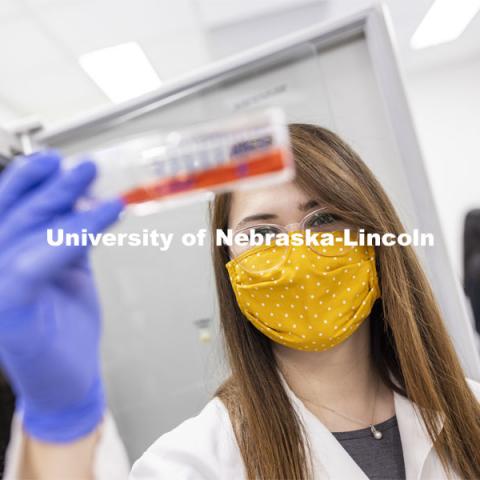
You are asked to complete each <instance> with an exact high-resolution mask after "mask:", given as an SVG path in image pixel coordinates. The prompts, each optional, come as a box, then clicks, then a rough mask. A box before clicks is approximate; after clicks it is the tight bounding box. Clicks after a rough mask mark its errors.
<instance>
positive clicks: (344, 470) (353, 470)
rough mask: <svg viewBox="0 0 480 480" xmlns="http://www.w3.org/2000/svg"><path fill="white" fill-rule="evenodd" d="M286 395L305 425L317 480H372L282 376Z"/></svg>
mask: <svg viewBox="0 0 480 480" xmlns="http://www.w3.org/2000/svg"><path fill="white" fill-rule="evenodd" d="M281 379H282V381H283V385H284V388H285V391H286V392H287V394H288V396H289V397H290V401H291V402H292V405H293V407H294V409H295V411H296V412H297V414H298V416H299V417H300V420H301V421H302V423H303V425H304V428H305V433H306V436H307V439H308V442H309V445H310V450H311V454H312V461H313V471H314V472H315V475H314V478H315V480H317V479H325V478H328V479H331V480H346V479H355V480H368V477H367V476H366V475H365V473H364V472H363V470H362V469H361V468H360V467H359V466H358V465H357V463H356V462H355V460H353V458H352V457H351V456H350V455H349V454H348V452H347V451H346V450H345V449H344V448H343V447H342V445H341V444H340V442H339V441H338V440H337V439H336V438H335V437H334V436H333V435H332V433H331V432H330V431H329V430H328V428H327V427H325V425H323V423H322V422H321V421H320V420H319V419H318V418H317V417H316V416H315V415H314V414H313V413H312V412H310V410H308V409H307V408H306V407H305V405H304V404H303V402H302V401H301V400H300V399H299V398H298V397H297V396H296V395H295V394H294V393H293V391H292V390H291V389H290V387H289V386H288V384H287V382H286V381H285V379H284V378H283V376H282V375H281Z"/></svg>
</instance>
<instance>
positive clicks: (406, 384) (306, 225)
mask: <svg viewBox="0 0 480 480" xmlns="http://www.w3.org/2000/svg"><path fill="white" fill-rule="evenodd" d="M290 133H291V138H292V145H293V150H294V154H295V160H296V167H297V176H296V179H295V182H294V183H290V184H286V185H282V186H277V187H271V188H265V189H260V190H255V191H249V192H236V193H234V194H224V195H220V196H218V197H217V198H216V200H215V202H214V205H213V217H212V219H213V221H212V228H213V230H214V232H215V230H216V229H223V230H226V229H227V228H232V229H233V230H234V231H235V232H237V233H239V232H251V231H255V232H260V233H261V234H265V233H274V234H278V233H287V234H289V235H291V234H292V232H294V231H297V230H300V231H303V230H304V229H313V230H314V231H317V232H323V231H328V232H334V235H335V237H337V236H338V234H339V232H341V230H342V229H344V228H346V227H348V228H350V229H352V230H354V231H355V230H356V229H358V228H363V229H365V231H367V232H378V233H386V232H392V233H394V234H399V233H400V232H401V231H402V230H403V228H402V225H401V223H400V221H399V219H398V217H397V215H396V214H395V212H394V209H393V207H392V205H391V203H390V202H389V200H388V198H387V197H386V195H385V193H384V192H383V190H382V188H381V186H380V185H379V184H378V182H377V181H376V179H375V178H374V176H373V175H372V173H371V172H370V171H369V170H368V168H367V167H366V166H365V165H364V164H363V162H362V161H361V160H360V158H359V157H358V156H357V155H356V154H355V153H354V152H353V151H352V150H351V149H350V148H349V147H348V146H347V145H346V144H345V143H343V142H342V141H341V140H340V139H339V138H338V137H337V136H336V135H334V134H333V133H331V132H329V131H327V130H325V129H322V128H319V127H315V126H312V125H303V124H296V125H292V126H291V128H290ZM107 223H108V222H104V223H103V226H105V225H106V224H107ZM102 228H103V227H102ZM342 248H343V247H337V246H334V247H326V248H325V249H323V248H322V247H318V246H313V247H311V246H310V247H309V246H301V247H279V246H278V245H277V244H274V245H272V246H270V247H269V246H266V245H263V246H260V247H253V248H247V247H238V246H232V247H227V246H224V247H215V248H214V252H213V254H214V264H215V271H216V280H217V290H218V297H219V302H220V313H221V315H220V318H221V323H222V330H223V335H224V337H225V344H226V352H227V356H228V360H229V364H230V367H231V375H230V377H229V378H228V379H227V381H226V382H225V383H224V384H223V385H222V386H221V387H220V388H219V389H218V391H217V395H216V396H215V398H214V399H213V400H211V401H210V402H209V403H208V404H207V406H206V407H205V408H204V409H203V410H202V412H201V413H200V414H199V415H198V416H197V417H195V418H192V419H189V420H187V421H186V422H184V423H182V424H181V425H180V426H179V427H177V428H176V429H174V430H172V431H171V432H169V433H167V434H165V435H163V436H162V437H160V439H159V440H157V441H156V442H155V443H154V444H153V445H152V447H150V448H149V449H148V450H147V452H146V453H145V454H144V455H143V456H142V457H141V458H140V459H139V460H138V461H137V462H136V464H135V465H134V467H133V470H132V473H131V478H132V479H134V480H140V479H147V478H148V479H151V478H175V479H196V478H199V479H210V478H219V479H226V478H229V479H230V478H232V479H233V478H235V479H236V478H251V479H253V478H263V479H310V478H338V479H346V478H349V479H350V478H358V479H365V478H367V477H370V478H384V479H385V478H407V479H410V478H422V479H441V478H448V476H449V475H451V476H454V475H456V476H457V478H458V477H459V478H468V479H474V478H480V450H479V449H478V444H479V442H480V406H479V403H478V400H477V399H476V398H475V395H476V396H477V397H478V396H480V388H479V385H478V384H476V383H475V382H472V381H468V383H467V381H466V380H465V378H464V375H463V373H462V369H461V367H460V364H459V361H458V358H457V356H456V354H455V352H454V349H453V347H452V344H451V342H450V339H449V337H448V334H447V332H446V329H445V327H444V325H443V322H442V320H441V316H440V313H439V310H438V307H437V305H436V303H435V301H434V298H433V295H432V292H431V289H430V287H429V285H428V282H427V280H426V278H425V275H424V273H423V272H422V270H421V267H420V266H419V263H418V261H417V259H416V256H415V254H414V252H413V250H412V249H411V248H406V247H399V246H392V247H384V246H379V247H375V248H373V247H368V248H366V249H364V248H360V249H353V247H352V248H350V247H349V249H348V250H346V251H345V250H342ZM472 392H474V393H472ZM28 431H29V430H28V428H27V432H28ZM105 434H106V432H105V431H103V432H101V433H99V431H98V428H94V429H93V432H91V433H87V434H86V435H85V436H83V437H82V438H81V439H80V440H73V441H71V443H70V444H69V447H68V448H70V450H69V454H71V452H72V449H73V451H74V452H75V454H76V456H77V458H79V459H80V458H83V459H88V458H91V457H92V452H94V451H95V448H97V452H96V453H97V459H98V458H100V457H103V460H102V461H103V462H107V461H108V458H107V457H108V455H107V454H106V453H105V451H103V452H100V449H99V447H95V441H93V440H92V441H89V439H92V438H97V437H98V435H105ZM26 436H27V437H29V435H28V433H27V435H26ZM95 436H97V437H95ZM30 437H32V438H30V439H29V441H30V443H31V444H32V443H33V449H35V448H37V447H38V445H35V440H34V439H33V435H30ZM52 448H53V450H50V455H53V457H52V456H50V458H56V459H57V460H58V459H60V458H62V451H61V448H60V447H58V448H55V447H52ZM31 451H32V449H31ZM27 457H28V455H27ZM33 457H34V455H33V454H31V455H30V457H29V458H27V459H25V457H24V464H23V467H25V465H26V464H28V463H29V464H30V467H32V462H33V463H34V465H33V467H35V468H34V469H36V470H37V471H39V470H40V471H42V472H46V471H47V470H48V468H50V467H49V465H48V464H47V463H48V462H43V464H42V460H38V456H37V461H36V462H35V459H34V458H33ZM85 465H88V461H87V460H85V461H84V462H83V465H82V468H83V470H80V469H79V470H78V472H81V471H83V472H86V471H88V468H87V467H86V466H85ZM90 466H91V465H90ZM69 473H72V475H71V476H73V473H75V472H73V471H70V472H69Z"/></svg>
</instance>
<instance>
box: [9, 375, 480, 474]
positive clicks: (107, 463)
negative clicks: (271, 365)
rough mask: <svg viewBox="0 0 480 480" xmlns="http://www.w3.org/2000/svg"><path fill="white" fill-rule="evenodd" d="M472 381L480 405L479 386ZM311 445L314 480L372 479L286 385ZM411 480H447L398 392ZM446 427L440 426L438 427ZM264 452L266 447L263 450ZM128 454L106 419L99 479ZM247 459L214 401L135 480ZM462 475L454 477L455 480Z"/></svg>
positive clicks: (232, 465) (13, 462)
mask: <svg viewBox="0 0 480 480" xmlns="http://www.w3.org/2000/svg"><path fill="white" fill-rule="evenodd" d="M468 383H469V385H470V387H471V389H472V391H473V393H474V394H475V396H476V397H477V399H479V401H480V384H479V383H477V382H474V381H473V380H468ZM285 388H286V391H287V393H288V395H289V396H290V399H291V401H292V403H293V406H294V408H295V409H296V411H297V412H298V414H299V417H300V419H301V421H302V422H303V423H304V426H305V430H306V433H307V436H308V439H309V442H310V445H311V452H312V457H313V466H314V475H315V480H320V479H321V480H323V479H330V480H368V479H367V476H366V475H365V474H364V473H363V471H362V470H361V469H360V467H359V466H358V465H357V464H356V463H355V461H354V460H353V459H352V458H351V457H350V456H349V454H348V453H347V452H346V451H345V450H344V449H343V447H342V446H341V444H340V443H339V442H338V441H337V439H336V438H335V437H334V436H333V435H332V434H331V433H330V431H329V430H328V429H327V428H326V427H325V426H324V425H323V424H322V423H321V422H320V420H319V419H318V418H317V417H315V416H314V415H313V414H312V413H311V412H310V411H309V410H308V409H307V408H305V406H304V405H303V403H302V402H301V401H300V400H299V399H298V398H297V397H296V396H295V394H294V393H293V392H292V391H291V390H290V389H289V388H288V386H286V384H285ZM394 401H395V412H396V415H397V421H398V428H399V430H400V437H401V441H402V448H403V457H404V461H405V472H406V478H407V480H444V479H447V478H448V477H447V476H446V474H445V472H444V470H443V468H442V466H441V463H440V459H439V458H438V456H437V454H436V452H435V450H434V449H433V446H432V442H431V440H430V438H429V436H428V434H427V433H426V430H425V428H424V424H423V422H422V420H421V417H420V416H419V415H417V413H416V408H415V406H414V404H413V403H412V402H410V401H409V400H407V399H405V398H404V397H402V396H400V395H398V394H396V393H395V394H394ZM439 427H441V424H439ZM21 436H22V435H21V426H20V423H19V421H18V419H17V420H16V421H15V424H14V426H13V432H12V441H11V444H10V447H9V452H8V457H7V467H8V468H7V475H6V477H5V478H6V479H15V480H18V478H19V477H18V463H19V456H20V451H21ZM258 448H261V445H259V446H258ZM126 476H127V475H126V473H125V455H124V451H123V449H122V447H121V442H120V440H119V437H118V434H117V432H116V429H115V425H114V423H113V421H112V420H111V419H109V418H107V421H106V422H105V424H104V427H103V432H102V437H101V439H100V442H99V444H98V447H97V451H96V455H95V478H96V479H98V480H113V479H115V480H123V479H125V478H126ZM243 478H245V475H244V466H243V461H242V458H241V455H240V452H239V450H238V447H237V443H236V440H235V435H234V433H233V429H232V425H231V423H230V418H229V416H228V412H227V410H226V408H225V407H224V405H223V403H222V402H221V401H220V400H219V399H218V398H214V399H213V400H211V401H210V402H209V403H208V404H207V405H206V406H205V407H204V409H203V410H202V411H201V412H200V414H199V415H197V416H196V417H193V418H190V419H188V420H186V421H184V422H183V423H182V424H180V425H179V426H178V427H176V428H175V429H173V430H172V431H170V432H168V433H166V434H164V435H162V436H161V437H160V438H159V439H158V440H157V441H156V442H155V443H154V444H153V445H152V446H151V447H150V448H149V449H148V450H147V451H146V452H145V453H144V454H143V455H142V457H141V458H140V459H139V460H137V462H136V463H135V464H134V466H133V469H132V471H131V473H130V476H129V479H130V480H155V479H160V480H163V479H168V480H214V479H215V480H226V479H228V480H241V479H243ZM458 478H459V477H453V479H454V480H456V479H458Z"/></svg>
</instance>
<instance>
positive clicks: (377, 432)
mask: <svg viewBox="0 0 480 480" xmlns="http://www.w3.org/2000/svg"><path fill="white" fill-rule="evenodd" d="M379 386H380V381H379V380H377V388H376V391H375V397H374V399H373V408H372V421H371V422H370V423H369V422H365V421H362V420H359V419H358V418H353V417H349V416H348V415H345V414H344V413H340V412H337V411H336V410H334V409H333V408H331V407H328V406H326V405H322V404H320V403H317V404H314V405H317V406H318V407H321V408H324V409H325V410H328V411H330V412H332V413H334V414H335V415H338V416H339V417H342V418H345V419H346V420H350V421H351V422H354V423H357V424H358V425H362V426H365V425H368V426H369V427H370V431H371V432H372V435H373V438H375V439H376V440H381V439H382V437H383V433H382V432H381V431H380V430H378V429H377V428H375V425H374V424H373V423H374V420H375V406H376V403H377V396H378V390H379ZM303 400H304V401H307V402H309V400H307V399H305V398H303ZM309 403H312V402H309Z"/></svg>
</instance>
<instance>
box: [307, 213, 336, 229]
mask: <svg viewBox="0 0 480 480" xmlns="http://www.w3.org/2000/svg"><path fill="white" fill-rule="evenodd" d="M336 221H337V218H336V217H335V215H332V214H331V213H317V214H315V215H314V216H313V217H312V218H309V219H308V221H307V223H306V225H305V226H306V227H307V228H319V227H324V226H329V225H332V224H333V223H335V222H336Z"/></svg>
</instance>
